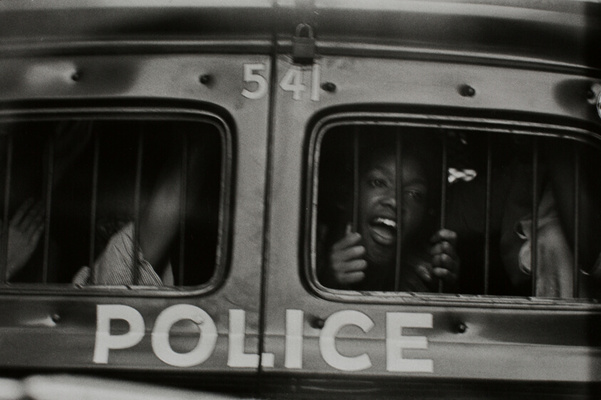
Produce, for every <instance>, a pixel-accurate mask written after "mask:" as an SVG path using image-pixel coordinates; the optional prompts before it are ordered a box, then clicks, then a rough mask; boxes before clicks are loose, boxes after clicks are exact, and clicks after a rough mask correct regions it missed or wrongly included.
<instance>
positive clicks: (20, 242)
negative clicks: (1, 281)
mask: <svg viewBox="0 0 601 400" xmlns="http://www.w3.org/2000/svg"><path fill="white" fill-rule="evenodd" d="M43 231H44V210H43V208H42V204H41V202H39V201H37V202H34V200H33V199H28V200H26V201H25V202H24V203H23V204H22V205H21V207H19V209H18V210H17V212H16V213H15V215H14V216H13V217H12V219H11V220H10V224H9V226H8V260H7V271H6V278H7V279H10V278H12V277H13V276H14V275H15V274H16V273H17V272H19V270H21V268H23V266H24V265H25V264H26V263H27V261H29V259H30V258H31V256H32V254H33V252H34V251H35V249H36V247H37V246H38V243H39V241H40V237H41V236H42V232H43Z"/></svg>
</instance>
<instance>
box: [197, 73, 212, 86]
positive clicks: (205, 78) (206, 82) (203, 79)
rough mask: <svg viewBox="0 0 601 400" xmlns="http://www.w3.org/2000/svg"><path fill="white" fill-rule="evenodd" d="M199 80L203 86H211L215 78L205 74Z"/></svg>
mask: <svg viewBox="0 0 601 400" xmlns="http://www.w3.org/2000/svg"><path fill="white" fill-rule="evenodd" d="M198 80H199V82H200V83H202V84H203V85H209V84H210V83H211V82H212V81H213V77H212V76H211V75H210V74H203V75H201V76H200V78H198Z"/></svg>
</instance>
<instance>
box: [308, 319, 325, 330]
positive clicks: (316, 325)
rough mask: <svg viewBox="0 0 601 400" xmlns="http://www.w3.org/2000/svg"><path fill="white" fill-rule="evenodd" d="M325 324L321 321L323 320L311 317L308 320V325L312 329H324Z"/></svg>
mask: <svg viewBox="0 0 601 400" xmlns="http://www.w3.org/2000/svg"><path fill="white" fill-rule="evenodd" d="M325 324H326V322H325V321H324V320H323V318H319V317H313V318H311V319H309V325H310V326H311V328H313V329H321V328H323V327H324V325H325Z"/></svg>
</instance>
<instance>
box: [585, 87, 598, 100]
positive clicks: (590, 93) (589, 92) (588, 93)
mask: <svg viewBox="0 0 601 400" xmlns="http://www.w3.org/2000/svg"><path fill="white" fill-rule="evenodd" d="M595 96H596V95H595V91H594V90H593V89H592V88H590V89H588V90H587V91H586V99H587V100H588V101H592V100H595Z"/></svg>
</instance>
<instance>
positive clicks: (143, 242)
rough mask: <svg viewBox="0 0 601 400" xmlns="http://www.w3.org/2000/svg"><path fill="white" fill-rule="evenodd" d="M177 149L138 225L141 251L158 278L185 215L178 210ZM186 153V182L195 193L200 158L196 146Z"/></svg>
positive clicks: (179, 168) (178, 166)
mask: <svg viewBox="0 0 601 400" xmlns="http://www.w3.org/2000/svg"><path fill="white" fill-rule="evenodd" d="M174 147H175V146H174ZM177 150H178V149H175V148H174V149H172V151H171V154H170V156H169V159H168V160H167V162H166V163H167V164H166V166H165V168H164V169H163V171H162V172H161V174H160V176H159V178H158V180H157V183H156V185H155V188H154V190H153V192H152V194H151V197H150V201H149V204H148V206H147V208H146V209H145V211H144V212H143V213H142V216H141V219H140V224H139V240H140V250H141V251H142V254H143V255H144V258H145V259H146V261H148V262H149V263H150V265H152V267H153V268H154V270H155V272H156V273H157V274H158V275H159V276H161V275H162V273H163V271H164V269H165V267H166V266H167V264H168V260H169V251H170V248H171V246H172V244H173V241H174V239H175V237H176V236H177V234H178V232H179V224H180V213H181V212H184V210H181V208H180V205H181V196H182V173H181V162H179V160H178V156H179V155H180V153H179V152H178V151H177ZM189 153H190V154H189V157H190V163H189V165H188V171H189V173H188V182H189V185H194V187H191V188H190V189H191V191H192V192H193V193H194V192H196V194H197V193H198V191H199V190H198V185H200V184H201V181H202V180H201V174H202V171H201V164H202V163H201V160H200V157H201V156H200V151H199V149H198V148H197V147H194V148H191V150H190V152H189Z"/></svg>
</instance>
